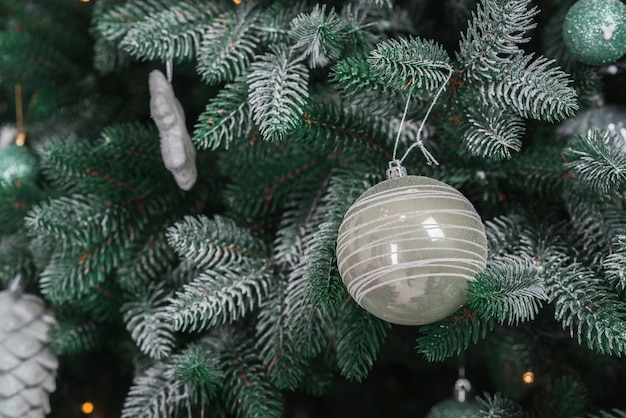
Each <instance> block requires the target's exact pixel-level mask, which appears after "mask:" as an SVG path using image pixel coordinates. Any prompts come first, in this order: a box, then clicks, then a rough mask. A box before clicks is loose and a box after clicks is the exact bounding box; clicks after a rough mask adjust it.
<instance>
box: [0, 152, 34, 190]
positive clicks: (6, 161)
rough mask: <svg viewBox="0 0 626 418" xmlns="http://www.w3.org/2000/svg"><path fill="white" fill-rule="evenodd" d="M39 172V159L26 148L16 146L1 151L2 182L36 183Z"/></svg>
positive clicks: (0, 171) (0, 177) (0, 174)
mask: <svg viewBox="0 0 626 418" xmlns="http://www.w3.org/2000/svg"><path fill="white" fill-rule="evenodd" d="M38 174H39V170H38V167H37V158H35V156H34V155H33V154H32V153H31V152H30V151H29V149H28V148H27V147H25V146H22V147H20V146H18V145H16V144H12V145H9V146H8V147H6V148H3V149H0V181H5V182H7V183H14V182H15V181H17V180H21V181H28V182H34V181H35V180H37V175H38Z"/></svg>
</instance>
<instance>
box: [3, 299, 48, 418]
mask: <svg viewBox="0 0 626 418" xmlns="http://www.w3.org/2000/svg"><path fill="white" fill-rule="evenodd" d="M52 323H53V319H52V317H51V316H50V315H49V314H48V312H47V311H46V309H45V305H44V302H43V301H42V300H41V299H40V298H38V297H36V296H34V295H26V294H21V292H18V291H12V290H4V291H2V292H0V418H31V417H32V418H34V417H38V418H39V417H42V418H43V416H44V415H45V414H47V413H48V412H50V403H49V399H48V395H49V393H51V392H53V391H54V390H55V388H56V384H55V377H56V370H57V367H58V361H57V358H56V356H55V355H54V353H53V352H52V351H51V350H50V349H49V347H48V329H49V328H50V325H51V324H52Z"/></svg>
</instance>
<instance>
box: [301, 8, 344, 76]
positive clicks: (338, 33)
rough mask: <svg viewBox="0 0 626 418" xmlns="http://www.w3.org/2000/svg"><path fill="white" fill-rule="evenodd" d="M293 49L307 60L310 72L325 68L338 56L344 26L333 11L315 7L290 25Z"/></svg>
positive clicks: (339, 54) (342, 43)
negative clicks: (312, 69) (313, 69)
mask: <svg viewBox="0 0 626 418" xmlns="http://www.w3.org/2000/svg"><path fill="white" fill-rule="evenodd" d="M290 35H291V38H292V39H294V40H295V44H294V46H293V48H294V49H295V50H297V51H302V54H303V56H306V57H308V58H309V66H310V67H311V68H319V67H325V66H327V65H328V64H330V63H331V62H332V61H334V60H336V59H337V58H339V57H340V56H341V53H342V51H343V48H344V44H345V42H346V40H347V37H348V23H347V22H346V21H345V20H344V19H343V18H342V17H341V16H339V15H338V14H337V13H336V12H335V9H330V10H329V11H328V12H326V5H325V4H323V5H322V6H321V7H320V5H319V4H317V5H316V6H315V7H314V8H313V10H312V11H311V12H310V13H301V14H300V15H298V16H297V17H296V18H294V19H293V20H292V21H291V30H290Z"/></svg>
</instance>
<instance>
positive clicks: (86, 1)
mask: <svg viewBox="0 0 626 418" xmlns="http://www.w3.org/2000/svg"><path fill="white" fill-rule="evenodd" d="M80 1H81V2H83V3H89V2H90V1H91V0H80Z"/></svg>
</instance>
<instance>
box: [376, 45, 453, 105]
mask: <svg viewBox="0 0 626 418" xmlns="http://www.w3.org/2000/svg"><path fill="white" fill-rule="evenodd" d="M367 63H368V64H369V65H370V66H371V69H372V75H373V76H374V77H376V79H377V81H378V82H379V83H380V84H382V85H384V86H385V87H387V88H390V89H392V90H394V91H399V92H404V93H407V94H411V95H414V94H418V93H423V92H434V91H435V90H436V89H437V88H439V87H441V86H442V85H443V84H444V83H445V82H446V81H447V79H448V77H449V75H450V72H451V70H452V66H451V63H450V57H449V56H448V53H447V52H446V51H445V49H444V48H443V47H442V46H441V45H439V44H437V43H436V42H435V41H432V40H424V39H420V38H414V37H409V38H408V39H406V38H401V39H399V40H396V39H390V40H388V41H385V42H382V43H380V44H378V46H377V47H376V49H374V50H373V51H371V52H370V55H369V57H368V59H367Z"/></svg>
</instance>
